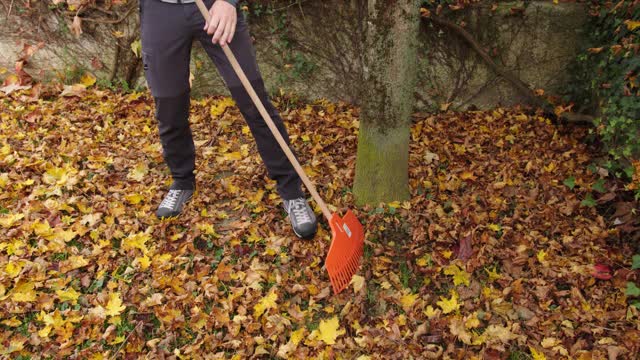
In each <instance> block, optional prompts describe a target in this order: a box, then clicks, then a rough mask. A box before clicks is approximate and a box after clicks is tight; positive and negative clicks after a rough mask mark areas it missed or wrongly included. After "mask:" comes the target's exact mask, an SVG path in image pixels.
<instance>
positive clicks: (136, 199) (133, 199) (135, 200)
mask: <svg viewBox="0 0 640 360" xmlns="http://www.w3.org/2000/svg"><path fill="white" fill-rule="evenodd" d="M124 198H125V199H126V200H127V201H128V202H129V204H131V205H136V204H139V203H140V201H142V200H144V196H142V195H140V194H130V195H126V196H125V197H124Z"/></svg>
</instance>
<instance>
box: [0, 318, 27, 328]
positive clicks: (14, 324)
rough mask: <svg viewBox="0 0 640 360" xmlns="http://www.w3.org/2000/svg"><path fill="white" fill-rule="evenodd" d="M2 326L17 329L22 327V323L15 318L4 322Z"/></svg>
mask: <svg viewBox="0 0 640 360" xmlns="http://www.w3.org/2000/svg"><path fill="white" fill-rule="evenodd" d="M0 324H3V325H6V326H10V327H17V326H20V325H22V321H20V320H18V318H17V317H15V316H14V317H12V318H11V319H6V320H2V322H0Z"/></svg>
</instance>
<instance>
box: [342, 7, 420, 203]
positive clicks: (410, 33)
mask: <svg viewBox="0 0 640 360" xmlns="http://www.w3.org/2000/svg"><path fill="white" fill-rule="evenodd" d="M418 9H419V4H418V2H417V1H414V0H396V1H390V0H386V1H383V0H369V1H368V12H369V14H368V19H367V31H366V35H365V36H366V43H367V44H368V52H367V54H366V56H365V57H364V66H363V69H364V85H365V87H364V88H365V91H363V95H364V96H363V100H362V111H361V114H360V132H359V135H358V154H357V159H356V177H355V183H354V194H355V196H356V200H357V202H358V203H359V204H365V203H370V204H377V203H379V202H391V201H395V200H400V201H402V200H407V199H408V198H409V181H408V163H409V127H410V125H411V120H410V115H411V110H412V106H413V103H414V86H415V81H416V77H417V58H416V57H417V52H416V50H417V34H418V28H419V27H418V26H419V13H418V11H419V10H418Z"/></svg>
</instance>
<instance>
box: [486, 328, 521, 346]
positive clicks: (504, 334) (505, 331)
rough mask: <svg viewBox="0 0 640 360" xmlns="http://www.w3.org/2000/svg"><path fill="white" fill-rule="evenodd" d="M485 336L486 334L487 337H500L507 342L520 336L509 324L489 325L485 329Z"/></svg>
mask: <svg viewBox="0 0 640 360" xmlns="http://www.w3.org/2000/svg"><path fill="white" fill-rule="evenodd" d="M482 335H483V336H486V337H487V339H498V340H500V341H501V342H502V343H504V344H507V343H509V342H510V341H511V340H515V339H517V338H518V335H516V334H514V333H513V332H511V329H509V327H508V326H501V325H489V326H487V328H486V329H485V331H484V333H483V334H482Z"/></svg>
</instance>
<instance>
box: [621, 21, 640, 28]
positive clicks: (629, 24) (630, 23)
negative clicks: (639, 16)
mask: <svg viewBox="0 0 640 360" xmlns="http://www.w3.org/2000/svg"><path fill="white" fill-rule="evenodd" d="M624 23H625V24H626V25H627V29H629V31H633V30H635V29H637V28H639V27H640V21H633V20H625V21H624Z"/></svg>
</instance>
